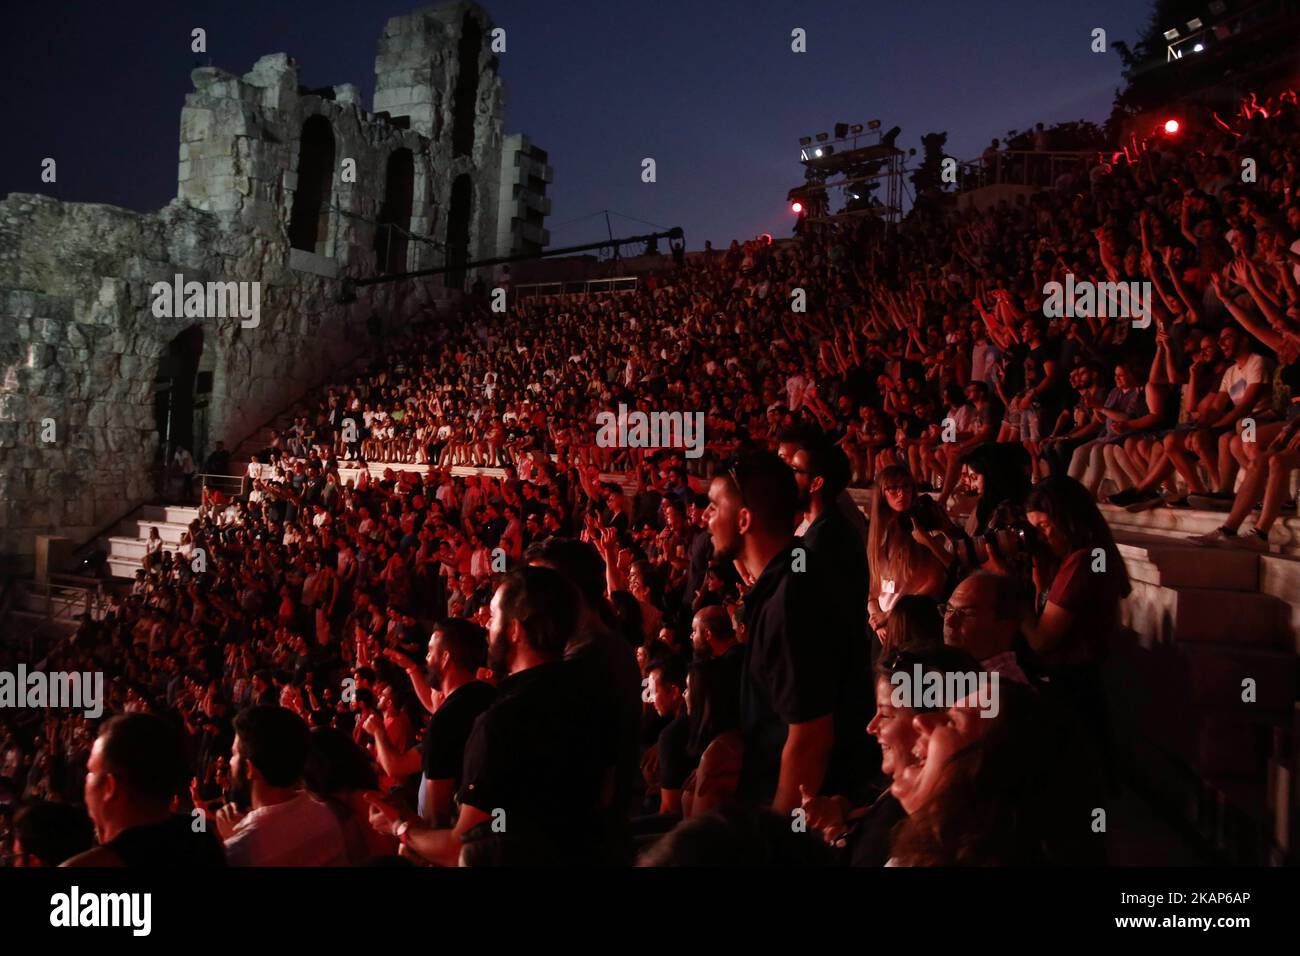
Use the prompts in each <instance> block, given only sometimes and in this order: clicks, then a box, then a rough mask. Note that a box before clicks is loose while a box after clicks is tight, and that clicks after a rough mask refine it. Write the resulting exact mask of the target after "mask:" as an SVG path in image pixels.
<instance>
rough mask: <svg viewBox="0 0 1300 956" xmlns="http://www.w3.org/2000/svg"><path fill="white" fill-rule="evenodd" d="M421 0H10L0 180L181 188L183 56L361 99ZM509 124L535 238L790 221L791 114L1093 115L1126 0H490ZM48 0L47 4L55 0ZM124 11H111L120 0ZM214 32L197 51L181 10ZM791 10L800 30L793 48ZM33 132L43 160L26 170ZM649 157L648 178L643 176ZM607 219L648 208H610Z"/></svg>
mask: <svg viewBox="0 0 1300 956" xmlns="http://www.w3.org/2000/svg"><path fill="white" fill-rule="evenodd" d="M420 5H421V4H418V3H415V2H405V3H403V2H388V0H382V2H367V3H362V2H352V3H345V2H324V0H316V2H306V0H273V2H259V3H245V2H230V0H227V2H200V3H195V2H143V3H123V4H117V3H112V4H104V3H102V2H93V3H92V2H82V0H75V2H67V3H57V4H40V3H26V4H21V5H15V6H13V7H11V8H10V9H9V10H7V11H6V14H5V16H4V21H3V22H4V29H3V30H0V62H3V63H4V64H5V70H6V72H7V74H8V75H7V77H6V82H5V83H4V84H3V86H2V87H0V105H2V106H3V114H4V117H5V126H6V130H5V137H4V139H5V142H4V143H3V148H0V196H3V195H7V194H8V193H10V192H39V193H45V194H48V195H53V196H55V197H57V198H60V199H68V200H79V201H89V202H105V203H112V204H116V205H121V206H125V207H128V208H131V209H138V210H142V211H152V210H156V209H158V208H159V207H161V206H163V205H165V204H166V203H167V202H168V201H169V200H170V199H171V198H172V197H174V195H175V193H176V165H177V149H178V142H179V141H178V132H179V125H180V111H181V107H182V105H183V103H184V98H185V94H186V93H188V92H191V91H192V89H193V86H192V84H191V83H190V70H191V69H192V68H193V67H194V66H195V65H196V61H197V60H201V61H202V62H203V63H204V64H206V63H208V62H211V63H212V65H214V66H218V67H221V68H223V69H226V70H229V71H231V72H233V73H243V72H245V71H247V70H248V69H249V68H250V67H251V66H252V64H253V62H254V61H255V60H256V59H257V58H258V57H259V56H261V55H263V54H267V53H275V52H280V51H284V52H287V53H290V54H291V55H293V56H294V57H296V58H297V59H298V61H299V66H300V74H299V76H300V81H301V82H302V83H303V84H304V85H307V86H310V87H316V86H325V85H329V84H338V83H348V82H350V83H355V84H356V85H357V86H358V87H360V88H361V90H362V93H363V102H364V104H365V105H366V107H367V108H368V107H369V106H370V105H371V96H372V93H373V89H374V56H375V45H376V42H377V41H378V39H379V36H380V33H381V32H382V29H383V25H384V22H385V20H387V19H388V17H390V16H393V15H396V14H401V13H407V12H409V11H410V10H413V9H415V8H416V7H417V6H420ZM484 6H485V7H486V8H487V10H488V11H489V13H490V14H491V16H492V17H493V19H494V20H495V22H496V23H497V24H498V25H499V26H503V27H505V28H506V31H507V43H508V49H507V52H506V53H505V54H503V55H502V56H501V73H502V76H503V77H504V79H505V83H506V96H507V101H506V132H508V133H515V132H522V133H526V134H528V135H529V136H531V137H532V139H533V141H534V142H536V143H537V144H538V145H539V146H541V147H542V148H543V149H546V150H548V151H549V153H550V159H551V165H552V166H553V167H554V169H555V182H554V183H553V184H552V186H551V189H550V195H551V197H552V200H553V211H552V215H551V217H550V219H549V221H548V225H549V227H550V229H551V241H552V245H553V246H558V245H569V244H574V243H579V242H585V241H590V240H594V239H603V238H605V221H604V218H603V216H596V217H593V218H588V219H585V220H583V221H575V220H581V219H582V217H585V216H588V215H589V214H591V213H595V212H598V211H599V210H603V209H610V210H613V211H615V212H617V213H620V214H623V215H625V216H630V217H635V218H636V219H640V220H644V221H646V222H651V223H654V224H656V225H662V226H674V225H680V226H682V227H683V228H684V229H685V230H686V236H687V241H688V245H689V247H690V248H692V249H695V248H700V247H701V246H702V245H703V242H704V240H705V239H711V240H712V241H713V242H714V244H715V245H718V244H720V243H723V242H725V241H726V240H729V239H731V238H748V237H751V236H754V235H757V234H759V233H762V232H771V233H773V234H775V235H777V236H784V235H788V234H789V230H790V225H791V216H790V213H789V211H788V209H787V207H786V204H785V196H786V192H787V190H788V189H789V188H790V187H792V186H795V185H798V184H799V183H800V182H801V181H802V169H801V167H800V166H799V163H798V149H799V147H798V138H799V137H800V136H802V135H811V134H814V133H817V132H820V131H826V132H831V128H832V126H833V125H834V124H835V123H836V122H837V121H842V122H846V123H855V122H862V123H865V122H867V121H868V120H872V119H879V120H881V121H882V123H883V127H884V128H886V129H888V128H889V127H890V126H893V125H895V124H897V125H899V126H901V127H902V128H903V134H902V136H900V137H899V140H898V144H899V145H900V146H901V147H904V148H907V147H916V148H917V149H918V156H917V157H916V158H915V159H914V160H912V162H913V163H915V162H917V161H919V159H920V155H919V152H920V138H921V135H922V134H924V133H926V132H930V131H932V130H946V131H948V133H949V137H948V153H949V155H953V156H955V157H957V158H958V159H970V158H974V157H976V156H978V154H979V153H980V152H981V151H982V150H983V148H984V147H985V146H986V145H987V143H988V141H989V139H990V138H992V137H993V136H1002V135H1004V134H1005V133H1006V131H1007V130H1009V129H1024V128H1025V127H1027V126H1031V125H1032V124H1033V123H1034V122H1036V121H1044V122H1047V123H1049V124H1050V123H1052V122H1055V121H1059V120H1072V119H1081V118H1082V119H1091V120H1094V121H1097V122H1101V121H1103V120H1104V119H1105V118H1106V116H1107V114H1108V113H1109V110H1110V103H1111V100H1112V98H1113V95H1114V91H1115V88H1116V87H1117V86H1118V85H1119V84H1120V82H1121V79H1120V62H1119V57H1118V54H1116V53H1115V52H1114V51H1113V50H1111V51H1110V52H1108V53H1106V54H1094V53H1092V52H1091V51H1090V49H1089V44H1090V42H1091V31H1092V30H1093V28H1095V27H1103V28H1105V30H1106V31H1107V36H1108V39H1110V40H1112V41H1113V40H1117V39H1123V40H1126V41H1129V42H1130V43H1131V42H1132V41H1133V40H1135V39H1136V36H1137V32H1138V30H1139V28H1140V27H1141V26H1142V25H1143V24H1145V22H1146V21H1147V19H1148V18H1149V16H1150V6H1149V5H1148V4H1147V3H1146V2H1144V0H1089V2H1086V3H1080V2H1076V0H1042V2H1039V0H1005V2H1002V0H1000V2H997V3H992V4H972V3H970V2H955V0H953V2H900V3H874V2H873V3H864V2H850V0H837V2H816V3H810V2H802V3H795V2H776V0H767V2H762V0H743V2H742V0H699V2H691V0H656V2H653V3H652V2H649V0H646V2H643V3H632V2H625V0H604V2H601V0H581V2H574V0H564V2H543V0H493V2H489V3H485V4H484ZM56 11H57V12H56ZM127 11H129V12H127ZM197 26H201V27H204V28H205V29H206V30H207V33H208V53H207V55H206V56H203V55H200V54H195V53H192V52H191V51H190V30H191V29H193V28H194V27H197ZM794 27H803V28H804V29H805V30H806V31H807V35H808V52H807V53H804V54H796V53H792V52H791V50H790V31H791V30H792V29H793V28H794ZM46 156H52V157H54V158H55V159H56V160H57V162H58V176H59V181H58V183H57V184H50V185H47V184H43V183H41V181H40V164H41V160H42V159H43V158H44V157H46ZM646 156H651V157H654V159H655V160H656V163H657V167H658V170H657V171H658V182H657V183H654V184H644V183H642V182H641V160H642V158H643V157H646ZM612 222H613V228H614V232H615V235H632V234H636V233H638V232H644V231H646V229H645V226H644V224H643V223H638V222H635V221H632V220H630V219H626V218H621V217H620V216H615V217H613V219H612Z"/></svg>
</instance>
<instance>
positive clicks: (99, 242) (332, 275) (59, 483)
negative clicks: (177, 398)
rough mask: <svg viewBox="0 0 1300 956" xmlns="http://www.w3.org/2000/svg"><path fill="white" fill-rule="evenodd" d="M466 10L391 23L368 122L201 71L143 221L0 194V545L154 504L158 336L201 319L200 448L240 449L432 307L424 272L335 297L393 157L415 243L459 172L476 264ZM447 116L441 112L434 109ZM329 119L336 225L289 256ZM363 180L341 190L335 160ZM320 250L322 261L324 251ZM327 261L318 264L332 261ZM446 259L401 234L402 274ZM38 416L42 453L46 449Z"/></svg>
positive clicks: (483, 239) (291, 73)
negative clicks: (207, 286)
mask: <svg viewBox="0 0 1300 956" xmlns="http://www.w3.org/2000/svg"><path fill="white" fill-rule="evenodd" d="M467 15H468V16H472V17H475V18H476V19H478V20H479V22H480V23H481V24H482V32H483V34H484V36H485V43H484V46H483V47H482V53H481V55H480V57H479V63H478V64H477V66H478V69H479V78H478V89H477V96H476V102H475V104H474V109H475V116H474V124H475V136H474V144H473V149H472V152H471V153H470V155H461V156H454V155H453V148H452V144H451V135H452V132H451V131H452V126H453V123H452V120H451V117H450V114H449V110H450V108H451V103H450V100H451V98H452V92H453V90H454V88H455V77H456V74H457V71H458V69H459V65H458V61H457V42H458V40H459V35H460V34H459V31H460V26H461V24H462V23H464V22H465V17H466V16H467ZM490 29H491V25H490V23H489V22H488V21H487V19H486V14H484V13H483V12H482V11H481V10H480V9H479V8H478V7H476V6H474V5H473V4H467V3H456V4H450V5H447V6H443V7H438V8H428V9H423V10H420V11H417V12H415V13H413V14H410V15H408V16H403V17H394V18H393V19H392V20H390V21H389V22H388V24H387V27H386V29H385V32H384V36H383V37H382V38H381V40H380V44H379V57H378V59H377V60H376V72H377V74H378V78H377V79H378V83H377V88H376V97H375V105H376V109H380V110H385V111H387V112H389V113H390V114H391V115H392V116H395V117H397V116H409V117H410V120H409V125H410V128H409V129H402V128H399V125H400V124H393V123H391V122H389V121H386V120H384V119H383V118H377V117H375V116H373V115H372V114H369V113H367V112H365V111H364V110H362V108H361V107H360V105H359V103H358V95H357V92H356V89H355V87H352V86H350V85H348V86H339V87H334V88H333V90H332V92H333V95H332V96H330V95H329V94H328V93H326V92H325V91H316V92H315V93H314V94H311V95H301V94H300V91H299V87H298V78H297V70H296V68H295V65H294V63H293V61H292V60H291V59H290V58H289V57H288V56H286V55H284V54H276V55H273V56H268V57H263V58H262V59H261V60H259V61H258V62H257V63H256V64H255V65H254V66H253V68H252V69H251V70H250V71H249V72H248V73H246V74H244V75H243V76H242V77H241V76H236V75H234V74H230V73H226V72H224V71H222V70H218V69H214V68H211V67H205V68H200V69H197V70H195V71H194V73H193V75H192V79H193V82H194V86H195V91H194V92H193V93H191V94H189V95H188V96H187V98H186V103H185V106H184V109H183V111H182V114H181V143H180V157H179V160H180V162H179V170H178V183H179V186H178V195H177V198H176V199H175V200H173V201H172V202H171V203H169V204H168V205H167V206H166V207H164V208H163V209H162V210H160V211H159V212H157V213H153V214H142V213H137V212H132V211H128V210H125V209H120V208H116V207H112V206H107V205H100V204H92V203H67V202H61V201H58V200H54V199H50V198H47V197H43V196H37V195H29V194H19V193H15V194H11V195H10V196H8V197H7V198H5V199H4V200H2V201H0V554H3V555H7V556H9V557H10V558H13V557H14V556H17V558H18V559H19V560H18V565H19V566H20V567H22V566H24V565H26V566H29V565H30V562H31V556H32V553H33V549H34V544H35V536H36V535H38V534H62V535H66V536H68V537H70V538H72V539H73V540H74V541H76V542H78V543H81V542H85V541H88V540H90V539H91V538H93V537H94V536H95V535H96V534H97V533H100V532H102V531H103V530H104V529H105V528H106V527H107V526H109V525H111V524H112V523H113V522H115V521H116V520H117V519H119V518H121V517H123V516H125V515H126V514H128V513H130V512H131V511H132V510H134V509H135V508H136V507H138V506H139V505H141V504H144V503H146V502H148V501H150V500H153V499H154V497H155V489H154V488H153V483H152V476H151V468H152V465H153V463H154V461H155V456H156V454H157V449H158V444H159V435H158V429H157V423H156V420H155V414H154V392H153V389H154V380H155V376H156V373H157V370H158V368H159V364H160V362H161V361H162V359H163V357H164V355H165V354H166V352H167V350H168V347H169V343H171V342H172V340H173V339H174V338H175V337H176V336H177V335H178V334H179V333H181V332H182V331H183V330H185V329H186V328H188V327H189V326H191V325H194V324H196V323H197V324H198V325H199V326H200V328H201V330H202V333H203V342H204V344H203V354H202V359H201V363H200V366H199V367H200V369H201V370H205V371H210V372H211V373H212V391H211V394H210V396H209V399H208V401H209V407H208V415H209V417H208V422H207V439H208V448H204V449H198V450H197V451H198V452H200V453H203V452H206V451H207V450H209V449H210V447H211V445H212V443H214V442H215V441H216V440H218V439H220V440H224V441H225V443H226V447H227V448H230V449H232V450H233V449H234V448H235V447H236V446H237V445H238V444H239V442H240V441H241V440H242V439H243V438H245V437H247V436H248V435H249V434H251V433H252V432H254V431H256V430H257V429H258V428H260V427H261V426H262V425H263V424H264V423H265V422H266V421H267V420H269V419H270V418H271V417H273V416H274V415H275V414H276V413H278V412H279V411H281V410H283V409H284V408H285V407H286V406H287V405H289V404H291V403H292V402H294V401H295V400H297V399H298V398H299V397H300V396H301V395H302V394H303V393H304V392H305V391H307V390H308V389H310V388H312V387H315V386H316V385H318V384H320V383H321V382H322V381H324V380H326V378H327V377H328V376H329V375H330V373H331V372H333V371H334V370H336V369H338V368H339V367H340V366H342V365H344V364H346V363H347V362H349V361H351V360H353V359H355V358H356V357H358V356H359V355H360V354H361V353H362V352H364V351H365V350H366V347H367V344H368V342H369V340H370V335H371V332H370V331H369V323H370V321H371V320H372V317H375V316H378V317H379V318H380V320H381V322H382V325H383V327H384V329H385V331H392V330H395V329H397V328H400V326H401V325H403V324H405V323H406V322H409V321H411V320H412V319H414V318H418V317H420V316H421V315H428V314H430V313H431V311H432V310H433V308H434V307H435V305H436V303H437V299H438V296H439V294H440V292H439V289H440V284H439V283H438V282H436V281H424V282H406V283H397V284H390V285H378V286H369V287H364V288H361V289H358V290H357V291H356V298H355V301H353V302H351V303H349V304H340V302H339V297H340V289H341V283H340V281H339V280H340V279H341V278H342V277H352V278H360V277H365V276H371V275H374V274H376V271H377V269H376V258H377V257H376V253H375V252H374V251H373V248H374V226H373V225H372V224H371V223H372V222H373V220H375V219H376V217H377V214H378V212H379V209H380V205H381V202H382V200H383V196H384V176H385V168H386V163H387V161H388V157H389V156H390V154H391V153H392V152H393V151H394V150H397V149H403V148H404V149H409V150H411V152H412V154H413V157H414V195H413V201H412V208H411V218H410V227H409V228H410V230H411V231H412V232H415V233H422V234H427V235H433V236H434V237H435V238H442V236H443V233H444V231H445V225H444V222H445V220H446V210H447V207H448V203H449V197H450V191H451V187H452V183H453V181H454V179H455V177H457V176H459V175H461V174H462V173H464V174H468V175H469V176H470V178H471V182H472V186H473V200H472V216H471V220H470V234H469V243H470V245H469V254H470V256H471V258H473V257H477V256H484V255H491V254H493V252H495V241H496V201H497V200H496V192H497V189H498V184H497V176H498V175H499V166H500V156H501V140H502V123H501V114H502V109H503V100H504V96H503V91H502V87H501V82H500V80H499V78H498V77H497V75H496V72H495V67H496V64H495V60H494V58H493V57H491V56H490V54H489V53H488V52H487V45H486V35H487V33H488V32H489V31H490ZM444 114H447V115H444ZM316 115H320V116H323V117H325V118H326V119H328V121H329V123H330V126H331V129H332V131H333V134H334V138H335V150H336V152H335V160H336V162H335V166H336V170H335V175H334V183H333V196H332V202H333V204H334V205H336V206H338V207H340V208H341V209H342V210H345V211H346V212H348V213H352V214H353V216H349V215H344V214H332V215H331V216H330V220H329V223H328V228H327V232H326V234H325V235H324V236H323V237H322V241H321V242H319V243H318V246H317V250H318V252H317V254H312V253H308V252H305V251H303V250H291V249H290V244H289V222H290V211H291V209H292V207H293V197H294V192H295V190H296V189H297V188H298V182H297V176H296V170H297V168H298V161H299V158H300V157H299V143H300V140H301V135H302V129H303V124H304V123H305V122H306V121H307V119H308V118H309V117H311V116H316ZM345 157H346V158H352V159H354V160H355V161H356V182H355V183H344V182H340V177H339V175H338V172H337V166H338V163H339V161H341V160H342V159H343V158H345ZM321 253H324V254H321ZM331 253H332V255H331ZM443 256H444V252H443V250H442V249H441V248H440V247H435V246H432V245H429V244H425V243H419V242H414V241H412V242H410V243H409V244H408V249H407V258H406V267H407V268H409V269H419V268H428V267H431V266H438V265H442V264H444V261H443ZM177 273H180V274H183V275H184V278H185V281H187V282H189V281H199V282H207V281H221V282H226V281H248V282H252V281H258V282H260V283H261V315H260V324H259V325H258V326H257V327H256V328H243V327H241V322H240V320H239V319H238V318H202V319H195V318H190V319H185V318H156V317H155V316H154V315H153V312H152V308H151V305H152V295H151V291H150V290H151V287H152V286H153V284H154V283H155V282H159V281H163V282H167V283H171V282H172V280H173V277H174V276H175V275H176V274H177ZM47 420H53V422H54V424H55V429H56V432H55V434H56V440H55V441H53V442H45V441H42V430H43V423H46V422H47Z"/></svg>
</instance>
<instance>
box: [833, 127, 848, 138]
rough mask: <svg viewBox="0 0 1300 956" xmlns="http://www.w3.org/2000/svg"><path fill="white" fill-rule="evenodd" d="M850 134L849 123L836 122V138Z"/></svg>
mask: <svg viewBox="0 0 1300 956" xmlns="http://www.w3.org/2000/svg"><path fill="white" fill-rule="evenodd" d="M848 135H849V124H848V123H836V124H835V138H836V139H844V137H846V136H848Z"/></svg>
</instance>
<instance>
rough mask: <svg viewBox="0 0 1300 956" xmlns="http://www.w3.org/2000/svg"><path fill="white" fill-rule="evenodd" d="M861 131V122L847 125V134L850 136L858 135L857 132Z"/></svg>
mask: <svg viewBox="0 0 1300 956" xmlns="http://www.w3.org/2000/svg"><path fill="white" fill-rule="evenodd" d="M861 132H862V124H861V123H854V124H853V125H852V126H850V127H849V135H850V136H857V135H858V134H859V133H861Z"/></svg>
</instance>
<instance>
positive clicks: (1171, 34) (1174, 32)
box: [1165, 27, 1181, 43]
mask: <svg viewBox="0 0 1300 956" xmlns="http://www.w3.org/2000/svg"><path fill="white" fill-rule="evenodd" d="M1179 36H1181V34H1180V33H1179V32H1178V28H1177V27H1174V28H1173V29H1171V30H1166V31H1165V39H1166V40H1168V41H1169V42H1170V43H1173V42H1174V41H1175V40H1177V39H1178V38H1179Z"/></svg>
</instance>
